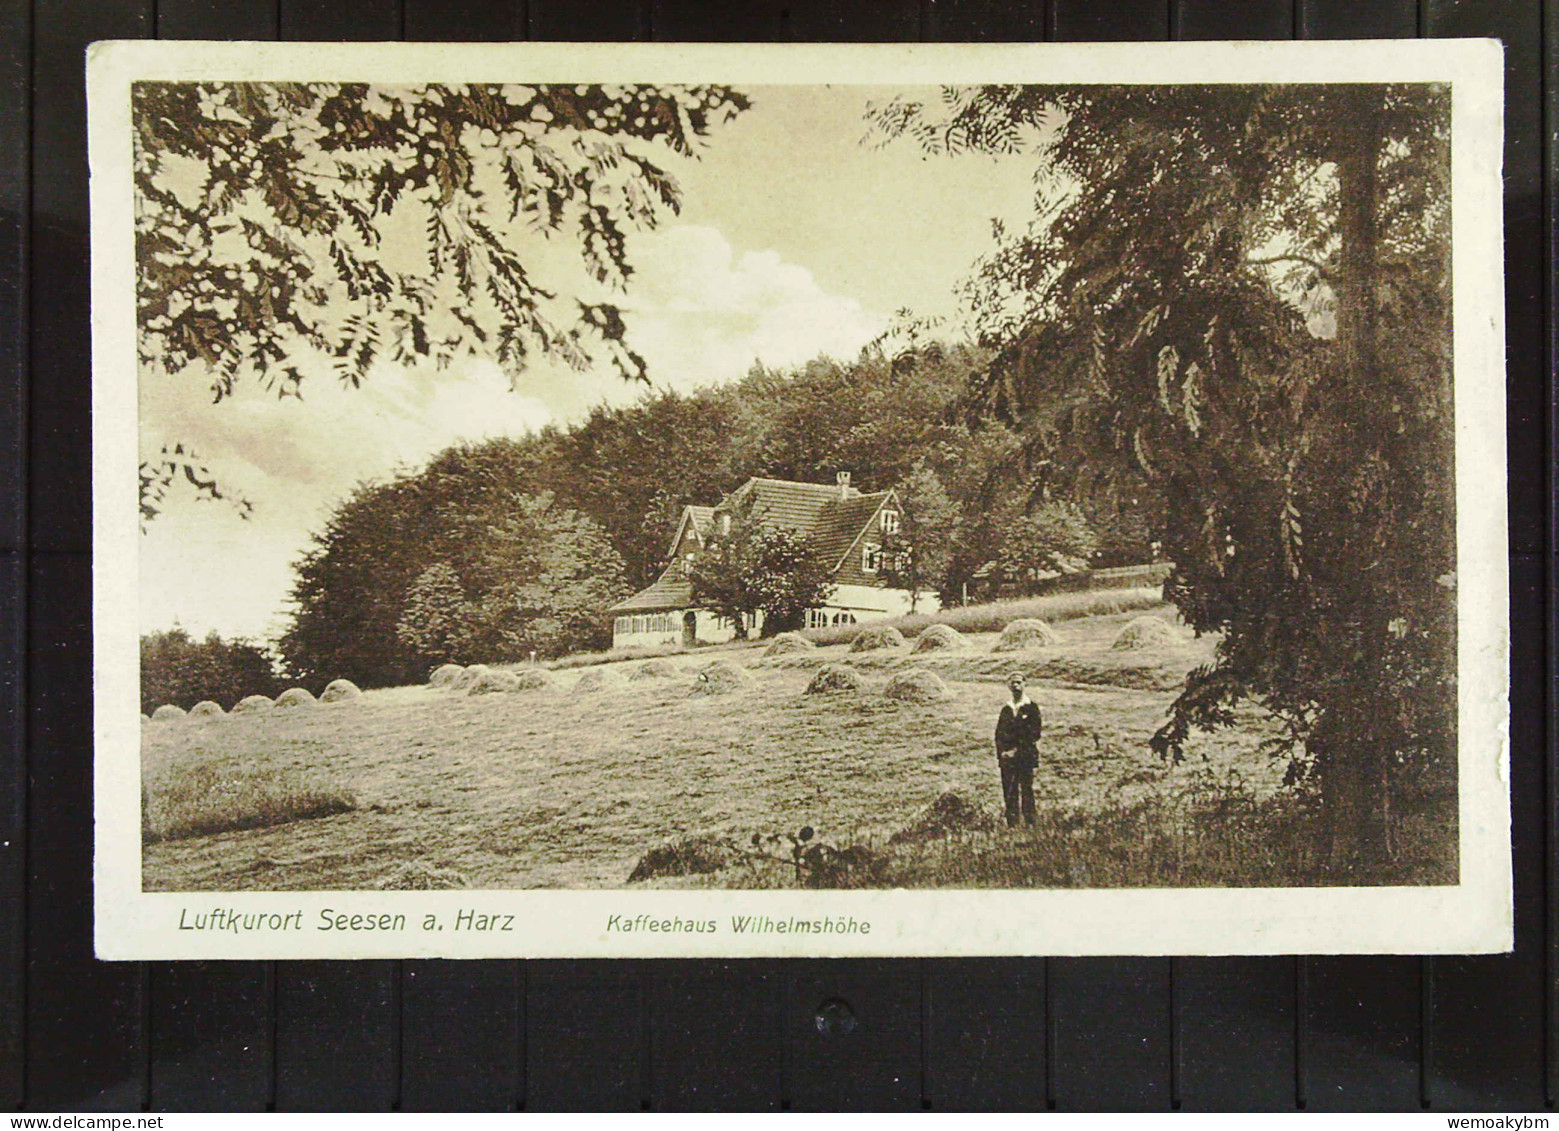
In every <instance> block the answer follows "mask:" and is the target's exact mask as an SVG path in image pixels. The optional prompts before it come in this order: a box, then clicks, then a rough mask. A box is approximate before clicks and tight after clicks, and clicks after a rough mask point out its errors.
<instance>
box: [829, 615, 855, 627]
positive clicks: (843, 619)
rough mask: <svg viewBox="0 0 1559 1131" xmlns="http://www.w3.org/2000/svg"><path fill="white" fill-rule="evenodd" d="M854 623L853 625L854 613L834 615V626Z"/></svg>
mask: <svg viewBox="0 0 1559 1131" xmlns="http://www.w3.org/2000/svg"><path fill="white" fill-rule="evenodd" d="M854 623H855V614H854V613H835V614H834V624H835V625H841V624H854Z"/></svg>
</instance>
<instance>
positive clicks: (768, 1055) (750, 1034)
mask: <svg viewBox="0 0 1559 1131" xmlns="http://www.w3.org/2000/svg"><path fill="white" fill-rule="evenodd" d="M784 986H785V979H784V976H783V971H782V967H781V964H779V963H775V962H763V961H742V962H687V961H667V962H657V963H655V964H654V977H653V978H652V979H651V981H650V991H649V1001H650V1009H649V1028H650V1053H649V1063H650V1072H649V1077H650V1082H649V1089H648V1093H649V1104H650V1106H651V1107H652V1108H654V1109H655V1110H656V1111H667V1110H669V1111H777V1110H779V1108H780V1103H781V1099H782V1085H783V1078H782V1072H781V1065H782V1064H783V1063H784V1047H783V1046H784V1037H783V1026H782V1023H781V1016H782V1013H783V1009H784V999H783V996H782V995H783V991H784Z"/></svg>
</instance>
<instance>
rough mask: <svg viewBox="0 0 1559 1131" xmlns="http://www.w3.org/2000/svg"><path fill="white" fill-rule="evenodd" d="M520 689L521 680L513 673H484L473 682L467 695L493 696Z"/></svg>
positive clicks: (467, 690)
mask: <svg viewBox="0 0 1559 1131" xmlns="http://www.w3.org/2000/svg"><path fill="white" fill-rule="evenodd" d="M519 689H520V681H519V678H518V677H517V676H516V675H515V674H514V673H513V672H483V673H482V674H481V675H479V676H477V677H476V678H475V679H474V680H472V681H471V686H470V687H469V688H467V689H466V694H467V695H492V694H495V693H502V692H508V691H518V690H519Z"/></svg>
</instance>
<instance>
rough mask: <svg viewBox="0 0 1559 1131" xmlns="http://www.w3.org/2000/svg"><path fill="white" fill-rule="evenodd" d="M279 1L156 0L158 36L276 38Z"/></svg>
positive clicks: (174, 37) (181, 37) (162, 37)
mask: <svg viewBox="0 0 1559 1131" xmlns="http://www.w3.org/2000/svg"><path fill="white" fill-rule="evenodd" d="M277 19H278V12H277V8H276V0H157V38H158V39H238V40H244V39H260V40H263V39H275V38H276V32H277Z"/></svg>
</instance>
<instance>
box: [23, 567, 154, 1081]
mask: <svg viewBox="0 0 1559 1131" xmlns="http://www.w3.org/2000/svg"><path fill="white" fill-rule="evenodd" d="M28 590H29V592H30V593H31V595H32V601H31V603H30V605H29V608H28V673H27V675H28V678H27V683H28V688H29V698H28V704H27V715H28V735H27V738H28V751H29V767H28V768H29V771H30V782H29V789H28V798H27V813H28V826H27V862H28V877H27V995H26V996H27V1030H26V1057H27V1059H26V1073H27V1080H26V1104H27V1106H28V1107H29V1108H30V1109H33V1110H46V1111H86V1110H116V1111H126V1110H131V1109H134V1108H138V1107H140V1106H141V1103H142V1101H143V1100H144V1099H145V1096H146V1046H145V1043H144V1032H143V1027H142V1000H143V999H142V991H143V985H142V981H143V973H144V969H143V967H141V966H139V965H135V964H131V963H124V962H99V961H98V960H97V959H96V958H95V957H94V956H93V953H92V649H91V607H92V593H91V590H92V568H91V563H90V561H89V560H88V559H87V556H86V555H84V554H35V555H34V556H33V558H32V562H31V573H30V577H29V579H28Z"/></svg>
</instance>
